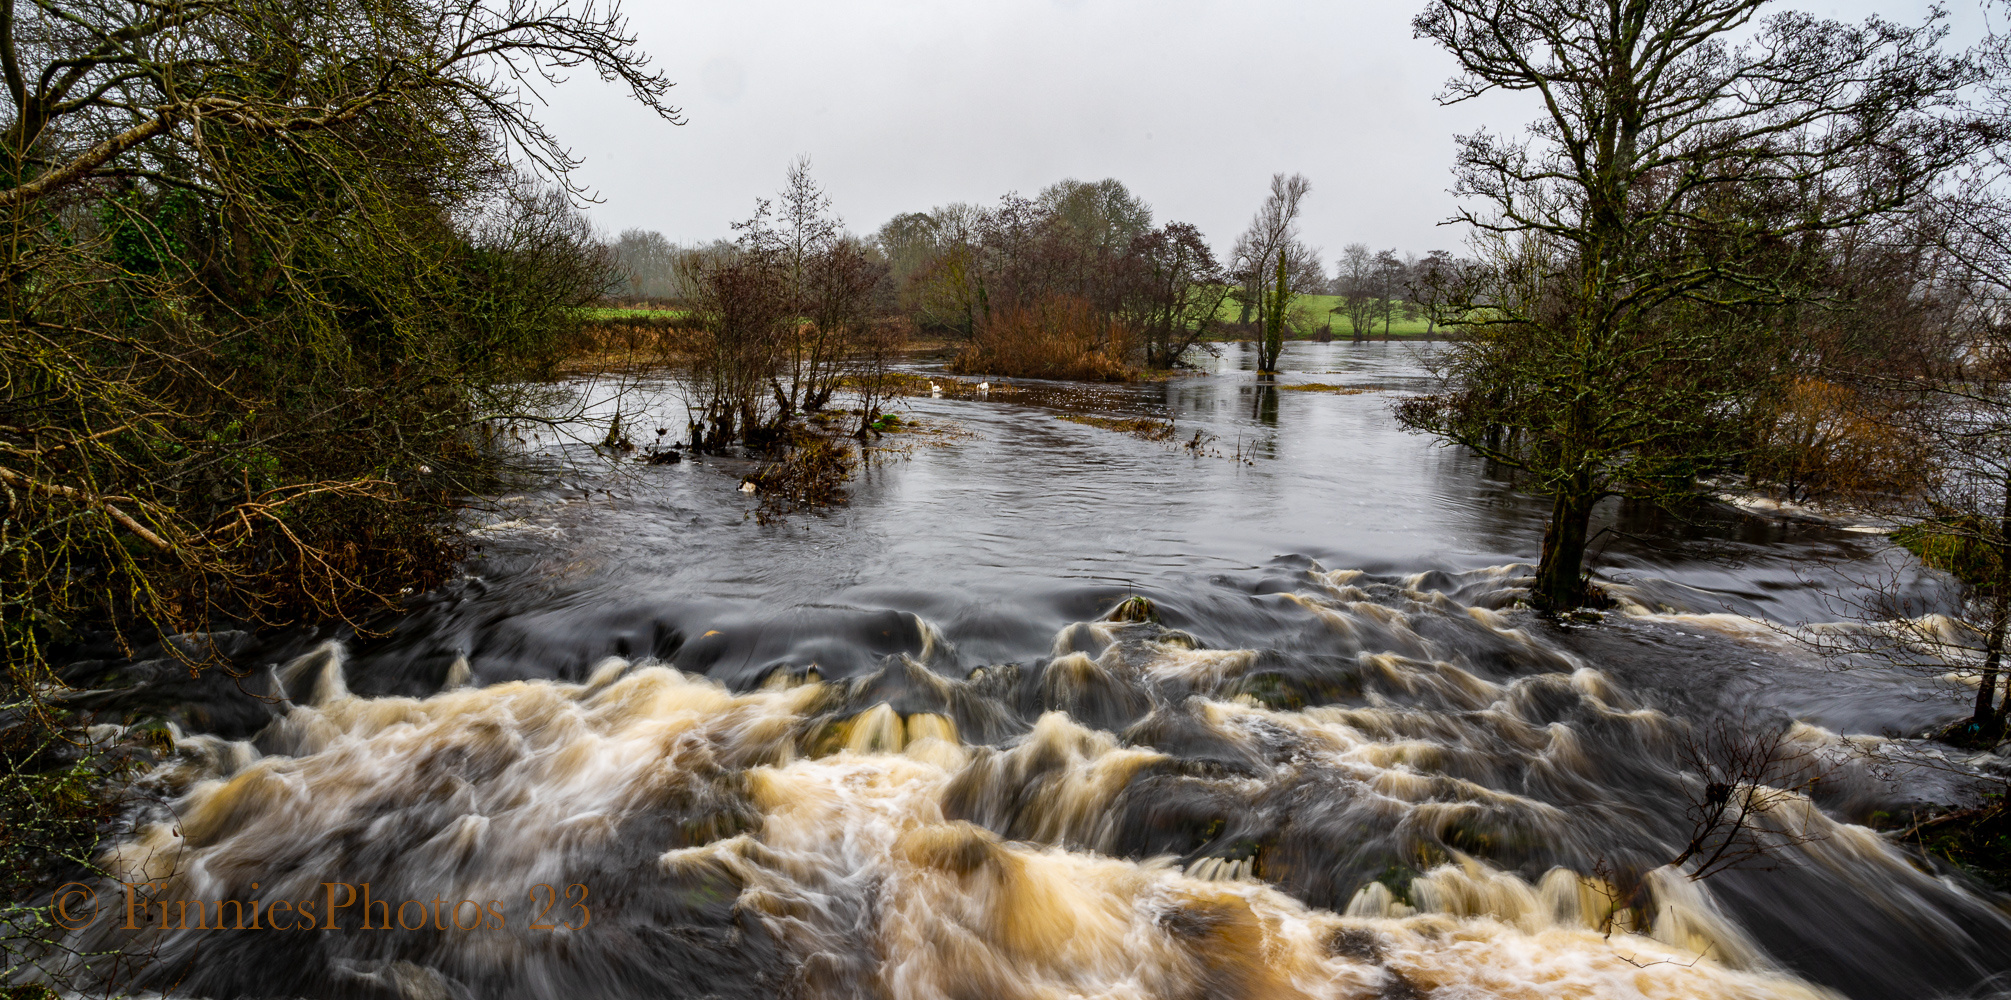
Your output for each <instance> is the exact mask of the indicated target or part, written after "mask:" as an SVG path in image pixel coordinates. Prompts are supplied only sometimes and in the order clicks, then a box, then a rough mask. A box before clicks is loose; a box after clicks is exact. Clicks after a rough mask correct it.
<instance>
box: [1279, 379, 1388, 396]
mask: <svg viewBox="0 0 2011 1000" xmlns="http://www.w3.org/2000/svg"><path fill="white" fill-rule="evenodd" d="M1278 388H1280V389H1283V390H1285V391H1286V392H1330V393H1333V394H1334V395H1336V396H1358V395H1360V394H1362V393H1365V392H1374V391H1375V390H1374V389H1359V388H1356V387H1354V386H1347V385H1329V384H1328V383H1325V382H1302V383H1300V384H1298V385H1281V386H1279V387H1278Z"/></svg>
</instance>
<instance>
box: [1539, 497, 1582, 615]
mask: <svg viewBox="0 0 2011 1000" xmlns="http://www.w3.org/2000/svg"><path fill="white" fill-rule="evenodd" d="M1597 502H1598V497H1597V496H1596V495H1594V494H1591V493H1590V492H1588V491H1583V490H1576V489H1572V488H1570V487H1568V486H1565V487H1560V488H1559V489H1558V491H1557V493H1556V495H1555V497H1554V498H1553V500H1552V502H1551V506H1550V526H1549V527H1547V528H1545V529H1544V531H1543V558H1542V561H1541V562H1539V563H1538V564H1537V567H1536V592H1535V594H1534V595H1532V596H1534V597H1535V598H1536V604H1537V606H1538V607H1542V608H1547V609H1549V610H1551V611H1566V610H1569V609H1571V608H1575V607H1577V606H1579V605H1580V604H1583V603H1584V602H1585V536H1586V532H1587V530H1588V528H1589V526H1590V524H1591V522H1592V506H1593V504H1595V503H1597Z"/></svg>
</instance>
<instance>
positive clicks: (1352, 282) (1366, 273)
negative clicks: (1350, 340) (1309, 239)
mask: <svg viewBox="0 0 2011 1000" xmlns="http://www.w3.org/2000/svg"><path fill="white" fill-rule="evenodd" d="M1375 266H1376V258H1375V252H1374V251H1372V250H1370V249H1369V247H1368V244H1366V243H1350V244H1348V245H1347V246H1346V247H1343V248H1342V249H1341V259H1340V263H1339V269H1340V271H1339V274H1337V275H1336V276H1335V277H1334V286H1335V290H1336V291H1338V292H1339V293H1340V296H1341V308H1342V310H1343V311H1344V312H1345V313H1346V314H1347V317H1348V329H1349V331H1350V332H1351V333H1353V334H1354V338H1355V342H1356V343H1361V342H1362V341H1364V340H1366V339H1368V333H1369V331H1370V330H1373V329H1374V328H1375V317H1376V303H1377V302H1378V301H1379V297H1378V296H1377V294H1376V272H1375Z"/></svg>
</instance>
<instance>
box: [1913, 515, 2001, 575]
mask: <svg viewBox="0 0 2011 1000" xmlns="http://www.w3.org/2000/svg"><path fill="white" fill-rule="evenodd" d="M1996 527H1997V526H1996V525H1995V524H1994V523H1992V522H1991V521H1989V520H1988V519H1986V518H1982V517H1977V516H1975V515H1967V516H1960V517H1948V518H1936V519H1931V520H1926V521H1921V522H1919V523H1918V524H1911V525H1908V526H1906V527H1904V528H1901V529H1900V530H1898V531H1896V532H1893V534H1892V540H1893V542H1894V543H1895V544H1897V545H1899V546H1900V547H1901V548H1903V549H1905V550H1907V551H1908V552H1911V553H1913V554H1914V555H1915V556H1918V557H1919V558H1920V561H1921V562H1923V563H1925V564H1927V565H1929V566H1932V567H1934V568H1935V569H1938V570H1941V571H1942V572H1945V573H1948V574H1949V575H1951V576H1953V577H1955V578H1956V579H1958V580H1960V581H1962V582H1963V583H1964V584H1966V585H1968V586H1970V587H1976V588H1980V589H1991V590H1994V589H1995V588H1997V587H2001V586H2003V584H2004V581H2005V575H2004V547H2005V539H2003V538H2001V537H1999V536H1998V533H1997V531H1996V530H1995V529H1996Z"/></svg>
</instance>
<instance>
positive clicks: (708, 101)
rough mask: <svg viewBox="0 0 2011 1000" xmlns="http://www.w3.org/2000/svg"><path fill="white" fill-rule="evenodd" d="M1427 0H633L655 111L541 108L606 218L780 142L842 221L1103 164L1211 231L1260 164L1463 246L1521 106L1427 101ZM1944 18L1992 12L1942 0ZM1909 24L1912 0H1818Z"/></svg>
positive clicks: (718, 206)
mask: <svg viewBox="0 0 2011 1000" xmlns="http://www.w3.org/2000/svg"><path fill="white" fill-rule="evenodd" d="M1422 4H1423V0H1413V2H1396V3H1389V2H1380V3H1316V2H1308V0H1298V2H1289V0H1235V2H1227V0H1220V2H1218V0H1000V2H968V0H966V2H941V0H731V2H725V3H717V2H715V3H673V2H666V0H629V4H628V6H629V14H630V16H631V17H632V19H633V25H634V28H635V30H636V31H637V33H638V34H639V36H640V38H641V42H642V47H643V49H644V50H645V51H647V52H649V53H650V54H651V56H652V57H654V59H655V61H656V64H657V66H658V67H660V68H661V69H663V70H664V71H666V72H667V73H668V74H669V75H670V77H671V78H672V79H674V80H676V81H678V86H677V87H676V88H675V90H674V91H673V92H672V96H673V101H674V103H676V104H678V105H679V106H681V107H682V108H683V109H684V112H685V116H686V117H687V118H688V120H689V124H686V125H683V126H671V125H669V124H666V123H664V122H661V121H659V120H657V119H655V118H654V117H653V116H651V115H650V114H648V113H646V112H644V111H642V110H641V109H640V108H639V107H637V106H636V105H635V104H634V102H633V101H630V100H628V99H627V98H626V97H625V96H623V95H622V94H621V93H620V92H619V91H616V90H614V89H612V88H608V87H605V86H603V85H601V84H600V83H599V82H598V81H595V80H592V79H575V80H573V81H571V82H569V83H567V84H566V85H565V86H563V87H561V88H559V89H557V90H556V91H555V92H553V93H551V94H550V95H549V96H550V99H551V106H550V107H549V108H548V109H547V110H546V111H545V113H544V115H543V117H544V118H545V119H546V120H547V121H548V122H549V123H551V124H552V125H553V126H554V127H555V131H557V132H558V133H559V135H560V136H561V137H562V138H563V139H564V140H565V141H566V142H567V143H569V144H570V145H571V146H572V148H573V150H574V152H575V153H576V154H578V155H580V156H581V157H583V158H584V160H585V166H584V168H583V169H582V170H581V172H580V174H579V180H580V181H581V182H583V183H584V184H585V185H587V186H588V187H589V188H590V189H592V190H593V191H594V192H596V193H597V194H598V195H599V197H600V198H601V199H602V202H601V204H599V205H596V206H594V207H593V208H592V210H591V214H592V216H593V218H594V221H595V222H596V224H597V225H599V226H600V227H601V228H602V229H604V230H606V231H607V232H609V233H610V234H612V233H614V232H617V231H619V230H622V229H625V228H628V227H631V226H640V227H642V228H645V229H655V230H659V231H661V232H662V233H663V234H664V235H666V236H668V237H670V238H671V239H673V240H677V241H680V242H686V241H691V240H707V239H712V238H715V237H726V236H730V235H731V231H730V229H729V226H728V224H729V222H731V221H732V220H734V219H741V218H745V217H746V216H747V215H748V214H749V213H750V210H751V208H752V205H753V201H754V199H755V198H757V197H761V196H765V195H770V194H772V193H773V192H774V191H775V189H776V188H778V187H780V186H781V184H782V179H783V173H784V171H785V170H786V168H787V166H788V163H789V161H790V159H791V158H792V157H795V156H796V155H798V154H808V155H809V156H810V157H811V158H812V161H813V173H814V174H815V176H817V177H818V178H819V179H820V180H821V181H822V182H823V183H824V184H825V186H826V188H827V189H828V190H829V192H830V194H831V196H832V197H833V199H834V201H835V207H836V209H837V211H838V212H839V214H840V215H842V216H843V217H844V219H845V221H846V223H847V225H848V226H849V227H850V228H851V229H853V230H854V231H857V232H861V233H870V232H871V231H873V230H874V229H876V228H878V227H879V225H880V224H881V223H883V222H885V221H886V220H887V219H888V218H890V217H892V216H894V215H896V214H898V213H900V212H906V211H926V210H927V209H929V208H930V207H931V206H934V205H939V204H944V203H947V202H952V201H969V202H977V203H981V204H989V203H994V202H996V201H997V199H998V198H999V196H1001V195H1003V194H1005V193H1006V192H1009V191H1018V192H1020V193H1022V194H1026V195H1032V194H1033V193H1035V192H1036V191H1038V190H1039V189H1041V188H1042V187H1045V186H1046V185H1048V184H1051V183H1053V182H1054V181H1057V180H1060V179H1062V178H1064V177H1075V178H1080V179H1082V180H1096V179H1100V178H1103V177H1115V178H1117V179H1119V180H1121V181H1123V182H1124V184H1125V185H1126V186H1127V187H1129V188H1130V189H1131V190H1132V191H1133V192H1134V193H1136V194H1137V195H1139V196H1140V197H1142V198H1144V199H1145V200H1146V201H1147V202H1149V203H1150V204H1151V205H1152V207H1153V210H1154V217H1155V219H1157V220H1158V221H1161V222H1164V221H1169V220H1178V221H1183V222H1191V223H1193V224H1195V225H1197V226H1199V227H1200V228H1201V231H1202V232H1203V233H1205V234H1206V235H1207V236H1208V238H1209V241H1210V242H1212V243H1214V244H1215V245H1216V246H1217V248H1218V249H1225V248H1226V247H1227V246H1228V244H1229V243H1230V241H1231V240H1233V239H1234V238H1235V235H1236V233H1237V232H1239V231H1240V230H1241V229H1242V228H1243V226H1244V225H1245V224H1247V222H1248V221H1249V218H1250V215H1251V213H1252V212H1253V211H1254V210H1255V209H1256V207H1257V205H1258V203H1259V202H1260V201H1261V200H1262V199H1263V197H1264V194H1265V191H1266V188H1267V185H1268V183H1269V179H1270V176H1271V174H1272V173H1273V172H1276V171H1285V172H1293V171H1297V172H1300V173H1304V174H1305V175H1306V176H1307V177H1308V178H1309V179H1310V180H1311V181H1312V193H1311V195H1310V196H1309V197H1308V199H1307V203H1306V212H1305V229H1304V231H1305V236H1306V238H1307V239H1308V240H1309V242H1312V243H1314V244H1316V245H1320V246H1323V247H1325V249H1326V252H1327V257H1328V259H1331V258H1332V257H1333V255H1334V254H1335V253H1336V252H1338V251H1339V250H1340V248H1341V247H1342V246H1343V245H1344V244H1347V243H1352V242H1364V243H1368V244H1371V245H1372V246H1374V247H1376V248H1378V249H1381V248H1385V247H1396V248H1399V249H1403V250H1408V251H1412V252H1418V253H1422V252H1423V251H1426V250H1430V249H1435V248H1444V249H1449V250H1455V251H1456V250H1458V249H1459V245H1460V240H1461V236H1460V234H1459V233H1458V232H1457V231H1456V230H1454V229H1452V228H1451V227H1440V226H1438V225H1436V223H1438V222H1439V221H1441V220H1443V219H1444V218H1445V217H1446V216H1447V215H1448V214H1450V212H1451V211H1452V207H1453V201H1452V198H1451V196H1450V195H1448V194H1447V193H1446V188H1447V187H1448V186H1449V183H1450V176H1451V175H1450V173H1449V171H1448V168H1449V166H1450V164H1451V161H1452V137H1453V135H1454V134H1456V133H1459V132H1465V131H1471V130H1472V129H1473V128H1475V127H1476V126H1478V125H1481V124H1486V125H1489V126H1491V127H1493V128H1495V129H1497V130H1509V129H1519V128H1520V127H1521V126H1522V124H1523V123H1524V122H1525V121H1526V120H1527V119H1528V118H1529V112H1528V109H1527V108H1526V107H1524V106H1522V105H1519V104H1518V103H1516V101H1515V99H1513V98H1495V99H1490V100H1489V101H1483V102H1479V103H1475V104H1469V105H1458V106H1453V107H1441V106H1439V105H1438V104H1436V103H1435V102H1434V101H1433V99H1432V98H1433V95H1434V94H1435V93H1436V92H1437V91H1438V90H1439V88H1440V86H1441V85H1442V84H1443V83H1444V81H1445V79H1446V78H1447V76H1448V74H1449V73H1450V71H1451V63H1450V61H1449V60H1448V59H1447V58H1446V57H1445V56H1444V55H1443V54H1441V53H1440V52H1439V51H1438V50H1436V49H1435V48H1433V47H1432V46H1431V45H1429V44H1428V43H1425V42H1422V41H1417V40H1414V39H1412V38H1411V32H1410V18H1411V16H1412V15H1413V14H1414V13H1415V12H1416V9H1417V8H1420V7H1421V6H1422ZM1953 6H1954V7H1955V10H1954V12H1953V13H1954V14H1955V17H1956V21H1957V29H1958V31H1959V32H1961V33H1962V34H1964V35H1972V34H1974V33H1975V32H1976V31H1977V30H1979V26H1980V25H1981V24H1982V23H1983V19H1982V16H1981V15H1980V13H1979V12H1978V11H1977V9H1976V8H1975V6H1974V0H1956V2H1955V4H1954V5H1953ZM1806 9H1809V10H1812V11H1813V12H1815V13H1818V14H1822V15H1825V16H1834V17H1845V18H1851V19H1856V18H1860V17H1862V16H1864V15H1865V14H1867V13H1869V12H1872V11H1877V12H1879V13H1881V14H1883V15H1884V16H1886V17H1889V18H1892V19H1895V20H1903V21H1911V20H1914V19H1917V18H1918V17H1919V16H1921V14H1922V13H1923V12H1924V11H1925V10H1926V4H1925V3H1915V2H1911V0H1907V2H1897V0H1889V2H1886V3H1866V2H1863V0H1849V2H1834V0H1831V2H1821V0H1819V2H1815V3H1810V4H1808V5H1807V8H1806Z"/></svg>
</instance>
